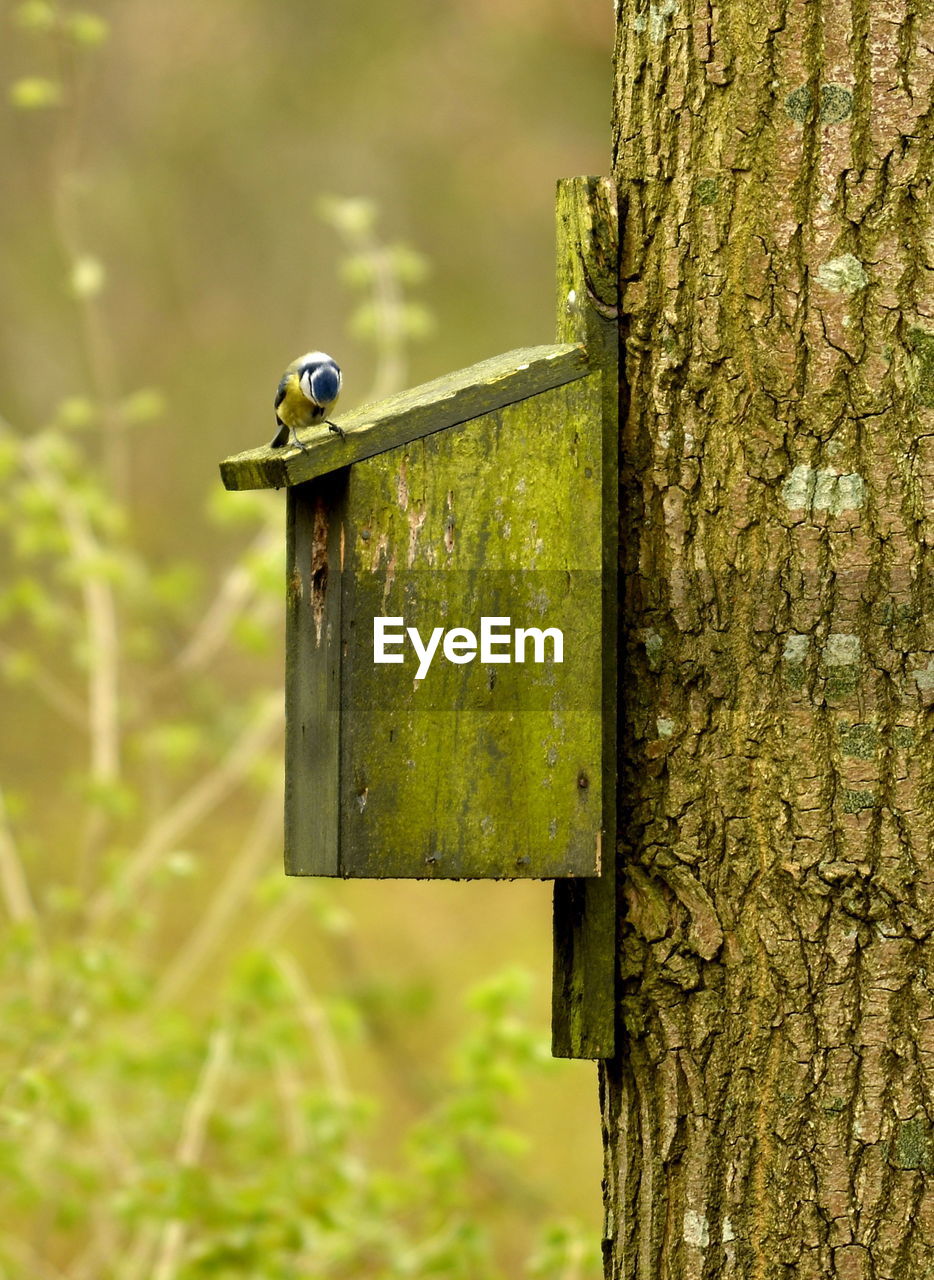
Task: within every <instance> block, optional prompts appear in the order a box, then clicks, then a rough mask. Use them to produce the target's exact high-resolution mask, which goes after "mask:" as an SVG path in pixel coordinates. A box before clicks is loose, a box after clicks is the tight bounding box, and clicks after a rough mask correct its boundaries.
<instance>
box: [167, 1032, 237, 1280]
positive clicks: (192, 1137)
mask: <svg viewBox="0 0 934 1280" xmlns="http://www.w3.org/2000/svg"><path fill="white" fill-rule="evenodd" d="M230 1050H231V1036H230V1032H229V1031H228V1030H227V1029H226V1028H219V1029H218V1030H216V1031H214V1032H213V1033H212V1035H211V1040H210V1043H209V1045H208V1054H207V1058H206V1059H205V1063H204V1066H203V1067H202V1069H201V1075H200V1076H199V1078H198V1083H197V1086H196V1088H195V1091H194V1093H193V1094H192V1095H191V1098H190V1099H189V1102H188V1106H187V1108H186V1110H185V1116H184V1119H183V1121H182V1131H181V1134H180V1136H179V1140H178V1145H177V1147H176V1149H175V1163H176V1164H177V1165H178V1166H179V1168H181V1169H193V1168H194V1167H195V1165H196V1164H197V1163H198V1161H199V1160H200V1159H201V1154H202V1151H203V1150H204V1138H205V1133H206V1132H207V1124H208V1118H209V1117H210V1114H211V1111H212V1109H213V1107H214V1105H215V1102H216V1101H217V1093H218V1088H219V1086H220V1081H221V1077H222V1075H223V1074H224V1071H225V1069H226V1067H227V1063H228V1061H229V1060H230ZM184 1248H185V1222H184V1221H183V1220H182V1219H181V1218H172V1219H171V1220H170V1221H169V1222H167V1223H166V1224H165V1226H164V1227H163V1229H162V1237H161V1240H160V1242H159V1246H158V1249H157V1252H156V1261H155V1265H154V1267H153V1270H152V1280H172V1277H173V1276H174V1275H175V1273H176V1271H177V1270H178V1264H179V1261H180V1259H181V1256H182V1251H183V1250H184Z"/></svg>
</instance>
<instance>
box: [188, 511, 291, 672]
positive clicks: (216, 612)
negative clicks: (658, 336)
mask: <svg viewBox="0 0 934 1280" xmlns="http://www.w3.org/2000/svg"><path fill="white" fill-rule="evenodd" d="M281 543H282V533H281V531H280V529H279V522H278V520H277V521H276V525H275V527H273V524H272V520H271V519H270V522H269V524H267V525H266V526H265V527H264V528H262V529H261V530H260V531H259V533H258V534H257V535H256V537H255V538H254V539H253V541H252V543H251V544H250V546H249V547H248V549H247V551H246V555H245V556H244V560H245V561H249V560H252V559H253V558H255V557H258V556H265V555H267V554H271V553H272V552H273V551H274V550H277V549H278V548H279V547H280V546H281ZM256 590H257V588H256V581H255V578H254V575H253V574H252V573H251V572H250V570H249V568H248V567H247V564H246V563H239V564H236V565H234V567H233V568H232V569H231V570H230V571H229V572H228V573H227V574H226V575H225V577H224V579H223V581H222V582H221V585H220V588H219V590H218V592H217V594H216V596H215V597H214V599H213V601H212V602H211V604H210V605H209V606H208V608H207V610H206V612H205V614H204V617H203V618H202V620H201V623H200V624H199V626H198V629H197V630H196V631H195V633H194V634H193V635H192V637H191V639H190V640H189V641H188V643H187V644H186V645H185V647H184V649H182V651H181V653H180V654H179V655H178V657H177V658H176V660H175V670H176V671H177V672H179V673H182V674H188V673H190V672H192V671H197V670H201V669H203V668H204V667H206V666H207V665H208V663H210V662H211V660H212V659H213V658H214V657H215V656H216V655H217V654H218V653H219V652H220V651H221V649H223V647H224V645H225V644H226V642H227V639H228V637H229V636H230V633H231V631H232V630H233V627H234V624H235V623H236V621H237V619H238V618H239V617H240V615H241V614H242V613H243V612H244V610H245V609H246V607H247V605H248V604H249V603H250V601H251V600H252V599H253V597H254V596H255V595H256Z"/></svg>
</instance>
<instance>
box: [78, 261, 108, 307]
mask: <svg viewBox="0 0 934 1280" xmlns="http://www.w3.org/2000/svg"><path fill="white" fill-rule="evenodd" d="M106 283H107V273H106V272H105V270H104V264H103V263H102V262H101V260H100V259H99V258H95V257H94V255H93V254H90V253H83V254H81V255H80V257H78V258H76V259H75V261H74V262H73V263H72V267H71V276H70V278H69V284H70V286H71V291H72V293H73V294H74V295H75V297H76V298H96V297H97V296H98V294H99V293H101V292H102V291H103V289H104V285H105V284H106Z"/></svg>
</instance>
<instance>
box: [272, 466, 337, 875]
mask: <svg viewBox="0 0 934 1280" xmlns="http://www.w3.org/2000/svg"><path fill="white" fill-rule="evenodd" d="M346 491H347V472H346V471H339V472H335V473H334V474H333V475H329V476H325V477H323V478H321V479H319V480H314V481H312V482H311V483H310V484H305V485H299V486H297V487H295V488H293V489H290V490H289V493H288V499H287V502H286V566H287V568H286V575H287V577H286V632H285V760H286V767H285V870H286V873H287V874H288V875H329V876H333V875H337V874H338V873H339V868H338V832H339V822H340V816H339V812H338V804H339V799H340V731H341V722H340V681H341V646H340V635H341V569H342V559H343V539H342V525H343V520H344V509H345V496H346Z"/></svg>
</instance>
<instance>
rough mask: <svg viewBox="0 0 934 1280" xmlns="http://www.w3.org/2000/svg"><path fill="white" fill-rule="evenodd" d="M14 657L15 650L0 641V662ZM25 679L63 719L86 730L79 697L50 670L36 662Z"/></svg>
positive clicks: (83, 711) (85, 720)
mask: <svg viewBox="0 0 934 1280" xmlns="http://www.w3.org/2000/svg"><path fill="white" fill-rule="evenodd" d="M15 658H16V650H15V649H13V648H11V647H10V645H7V644H4V643H3V642H2V641H0V662H11V661H13V660H14V659H15ZM25 680H26V681H27V682H28V683H29V684H31V685H32V687H33V688H34V689H35V691H36V692H37V693H38V694H41V695H42V697H43V699H44V700H45V702H46V703H47V704H48V706H50V707H51V708H52V710H53V711H57V712H58V714H59V715H60V716H61V717H62V719H63V720H67V721H68V722H69V724H73V725H74V726H75V728H77V729H81V730H83V731H84V732H87V727H88V718H87V713H86V711H85V708H84V704H83V703H82V702H81V700H80V699H79V698H76V697H75V695H74V694H73V693H72V692H71V690H70V689H68V688H66V687H65V685H63V684H62V683H61V681H60V680H57V679H56V678H55V676H53V675H52V673H51V672H50V671H46V669H45V668H44V667H42V666H39V665H38V664H35V665H33V666H32V668H31V670H30V671H29V672H28V673H27V675H26V677H25Z"/></svg>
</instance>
